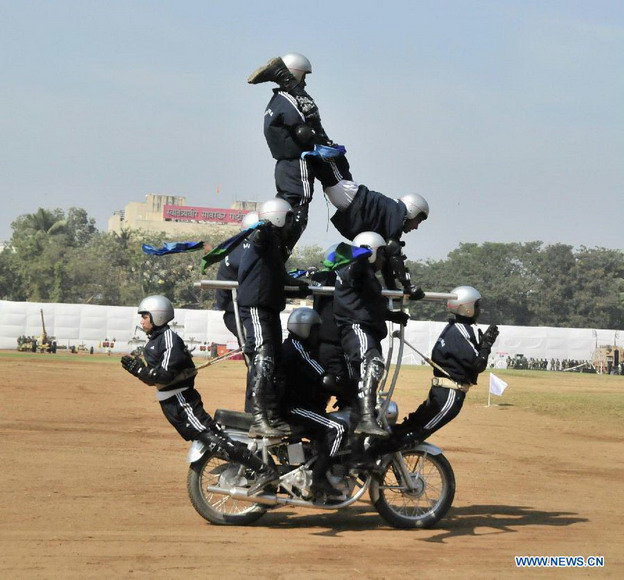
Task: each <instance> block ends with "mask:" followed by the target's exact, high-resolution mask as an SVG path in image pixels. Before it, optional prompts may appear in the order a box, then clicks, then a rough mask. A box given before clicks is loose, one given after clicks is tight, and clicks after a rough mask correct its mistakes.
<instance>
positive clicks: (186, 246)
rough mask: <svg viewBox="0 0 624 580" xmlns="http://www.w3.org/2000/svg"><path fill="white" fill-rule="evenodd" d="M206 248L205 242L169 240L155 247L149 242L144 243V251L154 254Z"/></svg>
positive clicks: (194, 250) (177, 252)
mask: <svg viewBox="0 0 624 580" xmlns="http://www.w3.org/2000/svg"><path fill="white" fill-rule="evenodd" d="M203 248H204V242H167V243H166V244H163V246H162V248H155V247H154V246H150V245H149V244H143V251H144V252H145V253H146V254H150V255H152V256H164V255H165V254H180V253H182V252H196V251H197V250H202V249H203Z"/></svg>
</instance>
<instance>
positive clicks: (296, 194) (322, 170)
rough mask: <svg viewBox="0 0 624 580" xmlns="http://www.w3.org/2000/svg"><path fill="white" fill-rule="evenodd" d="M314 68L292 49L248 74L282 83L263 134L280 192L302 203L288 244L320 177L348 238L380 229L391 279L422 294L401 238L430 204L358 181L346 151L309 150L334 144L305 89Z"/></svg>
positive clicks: (387, 276)
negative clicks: (315, 153) (316, 153)
mask: <svg viewBox="0 0 624 580" xmlns="http://www.w3.org/2000/svg"><path fill="white" fill-rule="evenodd" d="M311 72H312V65H311V64H310V61H309V60H308V59H307V58H306V57H305V56H303V55H301V54H297V53H290V54H287V55H285V56H284V57H282V58H279V57H277V58H273V59H271V60H269V62H268V63H267V64H266V65H265V66H263V67H261V68H259V69H258V70H257V71H255V72H254V73H252V75H251V76H250V77H249V82H250V83H252V84H257V83H263V82H268V81H271V82H275V83H277V84H278V85H280V88H279V89H275V90H274V95H273V98H272V99H271V101H270V102H269V105H268V106H267V109H266V111H265V116H264V135H265V138H266V141H267V144H268V146H269V149H270V150H271V154H272V155H273V157H274V158H275V159H276V160H277V163H276V166H275V182H276V186H277V192H278V193H277V195H278V197H283V198H284V199H286V200H287V201H288V202H289V203H291V205H293V206H294V207H296V208H298V209H296V210H295V211H296V212H297V214H296V215H297V217H296V228H295V230H294V231H295V233H294V234H293V239H291V240H289V241H288V245H289V248H291V249H292V247H293V246H294V244H295V242H296V241H297V239H299V237H300V236H301V234H302V233H303V230H304V229H305V226H306V224H307V212H308V207H307V204H308V203H309V202H310V201H311V200H312V194H313V190H314V179H315V178H317V179H319V181H320V182H321V184H322V185H323V191H324V192H325V195H326V196H327V199H329V201H330V202H331V203H332V204H333V205H334V206H335V207H336V210H337V211H336V213H335V214H334V216H333V217H332V218H331V221H332V223H333V224H334V226H335V227H336V229H337V230H338V231H339V232H340V233H341V234H342V235H343V236H344V237H346V238H347V239H348V240H353V238H354V237H355V236H356V235H358V234H360V233H362V232H367V231H372V232H377V233H378V234H380V235H381V236H382V237H383V238H384V239H385V240H386V243H387V249H386V252H387V255H388V267H387V268H386V272H384V279H385V280H386V285H387V286H388V287H389V288H393V289H394V288H396V285H395V284H394V283H393V282H392V280H393V279H394V278H396V279H398V280H399V282H400V284H401V286H402V288H403V289H404V291H405V292H406V293H407V294H410V297H411V298H412V299H415V300H417V299H420V298H422V297H423V296H424V294H423V292H422V290H421V289H420V288H418V287H416V286H414V285H412V283H411V280H410V276H409V273H408V270H407V268H406V267H405V256H404V255H403V254H402V251H401V247H402V244H401V242H400V238H401V235H402V233H407V232H410V231H412V230H415V229H417V228H418V225H419V224H420V223H421V222H422V221H424V220H426V219H427V217H428V215H429V204H428V203H427V201H426V200H425V199H424V198H423V197H422V196H421V195H419V194H409V195H405V196H403V197H401V198H400V199H399V200H396V199H393V198H389V197H386V196H385V195H383V194H381V193H378V192H375V191H371V190H369V189H368V188H367V187H366V186H364V185H359V184H358V183H356V182H355V181H353V178H352V176H351V171H350V168H349V162H348V161H347V158H346V157H345V156H344V154H343V155H340V156H337V157H332V158H329V159H321V158H319V157H309V156H306V155H305V152H308V151H311V150H312V149H313V147H314V145H317V144H331V141H330V139H329V138H328V137H327V134H326V133H325V130H324V129H323V128H322V125H321V122H320V115H319V113H318V107H317V106H316V104H315V103H314V100H313V99H312V97H310V95H309V94H308V93H307V92H306V90H305V86H306V75H308V74H311ZM302 154H303V156H302ZM295 238H296V239H295Z"/></svg>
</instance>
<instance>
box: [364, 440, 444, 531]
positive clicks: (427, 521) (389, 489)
mask: <svg viewBox="0 0 624 580" xmlns="http://www.w3.org/2000/svg"><path fill="white" fill-rule="evenodd" d="M400 453H401V456H402V458H403V462H404V465H405V468H406V471H407V472H408V473H409V477H410V480H411V482H412V487H413V489H412V490H410V489H409V487H408V486H407V485H406V484H405V481H404V477H403V470H402V469H401V465H400V463H399V460H398V459H397V458H396V457H395V456H394V455H393V456H391V458H390V460H389V461H388V462H387V464H386V468H385V470H384V472H383V474H382V475H381V476H380V477H379V478H375V480H374V481H373V482H372V484H371V490H370V496H371V501H372V502H373V505H374V506H375V508H376V509H377V511H378V512H379V515H381V517H382V518H384V519H385V520H386V521H387V522H388V523H389V524H390V525H391V526H394V527H395V528H430V527H431V526H433V525H434V524H435V523H436V522H438V521H439V520H440V519H441V518H443V517H444V516H445V515H446V512H447V511H448V510H449V508H450V507H451V504H452V503H453V498H454V497H455V475H454V474H453V468H452V467H451V464H450V463H449V462H448V460H447V459H446V457H444V455H441V454H440V455H429V454H428V453H426V452H425V451H421V450H410V451H401V452H400Z"/></svg>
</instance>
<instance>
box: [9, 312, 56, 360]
mask: <svg viewBox="0 0 624 580" xmlns="http://www.w3.org/2000/svg"><path fill="white" fill-rule="evenodd" d="M39 312H40V313H41V329H42V333H41V335H40V336H38V337H32V336H28V337H26V336H22V337H20V338H18V339H17V350H18V351H30V352H51V353H53V354H54V353H56V337H55V336H48V333H47V332H46V327H45V320H44V318H43V308H41V309H40V310H39Z"/></svg>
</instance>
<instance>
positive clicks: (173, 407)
mask: <svg viewBox="0 0 624 580" xmlns="http://www.w3.org/2000/svg"><path fill="white" fill-rule="evenodd" d="M159 402H160V407H161V409H162V412H163V414H164V415H165V417H166V418H167V421H169V423H171V424H172V425H173V426H174V427H175V430H176V431H177V432H178V433H179V434H180V435H181V436H182V438H183V439H185V440H186V441H194V440H195V439H197V438H198V436H199V434H200V433H204V432H205V431H211V430H213V429H215V426H216V423H215V421H214V419H213V418H212V417H211V416H210V414H209V413H208V412H207V411H206V410H205V409H204V404H203V402H202V398H201V395H200V394H199V393H198V392H197V391H196V390H195V389H186V390H185V391H182V392H180V393H177V394H175V395H174V396H173V397H169V398H168V399H165V400H164V401H159Z"/></svg>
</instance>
